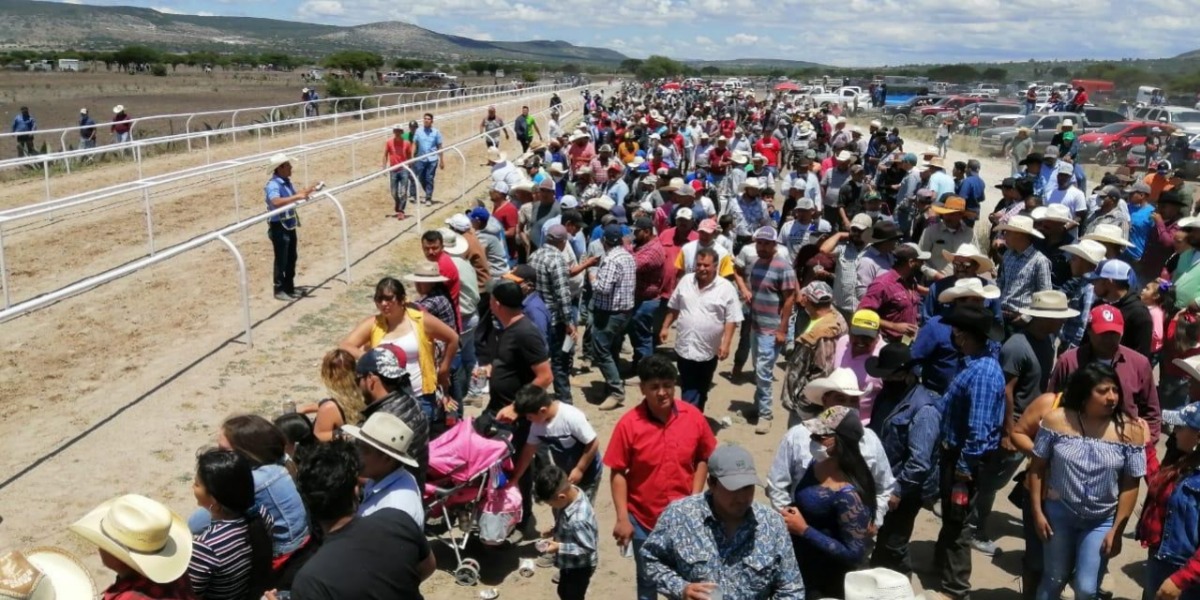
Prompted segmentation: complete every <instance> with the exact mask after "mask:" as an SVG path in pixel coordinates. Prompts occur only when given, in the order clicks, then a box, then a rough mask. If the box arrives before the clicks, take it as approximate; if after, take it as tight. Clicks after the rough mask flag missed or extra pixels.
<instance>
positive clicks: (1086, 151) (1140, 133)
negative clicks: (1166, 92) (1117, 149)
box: [1079, 121, 1158, 162]
mask: <svg viewBox="0 0 1200 600" xmlns="http://www.w3.org/2000/svg"><path fill="white" fill-rule="evenodd" d="M1153 127H1158V123H1153V122H1150V121H1121V122H1120V123H1112V124H1109V125H1105V126H1104V127H1101V128H1099V129H1097V130H1095V131H1091V132H1088V133H1085V134H1083V135H1081V136H1079V160H1080V161H1081V162H1090V161H1092V160H1093V159H1095V158H1096V155H1097V154H1099V153H1100V151H1101V150H1104V149H1105V148H1109V147H1111V146H1112V145H1113V144H1119V145H1130V146H1134V145H1137V144H1142V143H1145V141H1146V136H1147V135H1149V134H1150V129H1151V128H1153Z"/></svg>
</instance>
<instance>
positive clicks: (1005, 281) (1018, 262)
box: [996, 215, 1052, 321]
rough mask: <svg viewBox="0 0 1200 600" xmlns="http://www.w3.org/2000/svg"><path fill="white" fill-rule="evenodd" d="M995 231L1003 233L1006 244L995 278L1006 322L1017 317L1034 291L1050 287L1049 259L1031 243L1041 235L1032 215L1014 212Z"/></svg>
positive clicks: (1001, 309)
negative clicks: (1015, 213)
mask: <svg viewBox="0 0 1200 600" xmlns="http://www.w3.org/2000/svg"><path fill="white" fill-rule="evenodd" d="M996 230H997V231H1002V232H1004V243H1005V245H1006V246H1007V247H1008V249H1007V250H1006V251H1005V252H1004V258H1003V259H1001V261H1000V273H999V276H998V277H997V278H996V283H997V284H999V285H1000V311H1001V312H1002V313H1003V315H1004V319H1005V320H1006V321H1014V320H1016V319H1018V318H1019V317H1020V315H1019V314H1018V312H1017V311H1019V310H1021V309H1022V308H1025V307H1026V306H1029V302H1030V300H1031V299H1032V297H1033V293H1034V292H1036V291H1039V290H1049V289H1052V286H1051V284H1050V269H1051V266H1050V259H1048V258H1046V256H1045V255H1044V254H1042V253H1041V252H1039V251H1038V249H1037V248H1036V247H1035V246H1034V244H1033V242H1034V240H1035V239H1042V237H1044V236H1042V232H1040V231H1038V230H1037V229H1036V228H1035V227H1034V223H1033V218H1031V217H1027V216H1025V215H1015V216H1013V217H1012V218H1010V219H1009V220H1008V222H1007V223H1004V224H1003V225H997V226H996Z"/></svg>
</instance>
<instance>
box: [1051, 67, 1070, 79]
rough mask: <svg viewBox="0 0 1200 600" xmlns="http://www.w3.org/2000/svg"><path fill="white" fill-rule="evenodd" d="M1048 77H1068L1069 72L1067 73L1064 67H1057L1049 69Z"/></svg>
mask: <svg viewBox="0 0 1200 600" xmlns="http://www.w3.org/2000/svg"><path fill="white" fill-rule="evenodd" d="M1050 75H1051V76H1053V77H1070V76H1071V72H1070V71H1068V70H1067V68H1066V67H1064V66H1062V65H1059V66H1057V67H1054V68H1053V69H1050Z"/></svg>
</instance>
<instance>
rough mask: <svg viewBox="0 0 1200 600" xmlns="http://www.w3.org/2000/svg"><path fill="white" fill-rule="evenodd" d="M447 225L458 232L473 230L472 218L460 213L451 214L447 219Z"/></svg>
mask: <svg viewBox="0 0 1200 600" xmlns="http://www.w3.org/2000/svg"><path fill="white" fill-rule="evenodd" d="M446 225H449V226H450V229H453V230H454V231H457V232H458V233H464V232H467V231H470V230H471V219H470V218H469V217H467V215H464V214H462V213H458V214H454V215H450V218H448V219H446Z"/></svg>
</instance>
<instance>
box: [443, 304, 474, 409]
mask: <svg viewBox="0 0 1200 600" xmlns="http://www.w3.org/2000/svg"><path fill="white" fill-rule="evenodd" d="M478 327H479V315H478V314H474V315H471V316H470V317H467V318H464V319H463V331H462V333H460V334H458V356H456V357H454V362H453V363H451V364H450V369H451V370H450V397H451V398H454V400H455V402H458V405H459V414H460V415H461V414H462V401H463V398H466V397H467V394H468V393H470V389H469V388H470V386H471V374H472V373H474V371H475V365H477V364H478V363H479V361H478V360H477V359H476V357H475V331H476V329H477V328H478Z"/></svg>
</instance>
